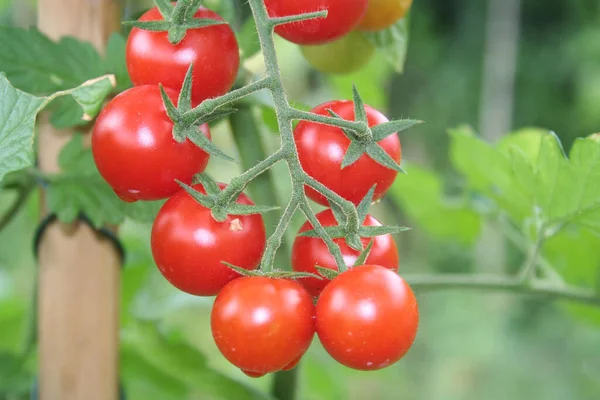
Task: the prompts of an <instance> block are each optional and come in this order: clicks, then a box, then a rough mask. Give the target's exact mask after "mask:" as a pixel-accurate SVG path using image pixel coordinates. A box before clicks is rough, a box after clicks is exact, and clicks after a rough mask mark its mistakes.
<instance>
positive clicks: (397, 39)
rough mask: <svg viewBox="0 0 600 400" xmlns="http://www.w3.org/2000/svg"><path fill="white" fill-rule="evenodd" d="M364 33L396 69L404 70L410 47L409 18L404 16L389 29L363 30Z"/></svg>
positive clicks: (399, 71) (400, 71) (398, 70)
mask: <svg viewBox="0 0 600 400" xmlns="http://www.w3.org/2000/svg"><path fill="white" fill-rule="evenodd" d="M363 35H365V37H366V38H367V39H368V40H369V41H370V42H371V43H372V44H373V45H374V46H375V47H376V48H377V50H378V51H379V52H380V53H381V54H382V55H383V56H384V57H385V59H386V61H387V62H389V63H390V64H391V65H392V66H393V67H394V69H395V71H396V72H398V73H402V72H403V71H404V63H405V61H406V51H407V48H408V18H407V17H405V18H402V19H400V20H399V21H398V22H396V23H395V24H394V25H392V26H390V27H389V28H387V29H383V30H380V31H376V32H363Z"/></svg>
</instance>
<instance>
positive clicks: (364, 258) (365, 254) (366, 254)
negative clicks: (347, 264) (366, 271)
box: [352, 240, 375, 267]
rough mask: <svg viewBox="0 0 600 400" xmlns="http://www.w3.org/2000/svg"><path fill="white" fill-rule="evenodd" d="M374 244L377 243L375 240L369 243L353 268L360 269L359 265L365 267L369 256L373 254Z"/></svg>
mask: <svg viewBox="0 0 600 400" xmlns="http://www.w3.org/2000/svg"><path fill="white" fill-rule="evenodd" d="M374 242H375V241H374V240H371V241H370V242H369V244H368V245H367V247H366V248H365V249H364V250H363V252H362V253H360V255H359V256H358V258H357V259H356V261H354V265H352V266H353V267H358V266H359V265H363V264H364V263H365V261H367V258H369V254H371V249H372V248H373V243H374Z"/></svg>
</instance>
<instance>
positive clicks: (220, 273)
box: [152, 185, 266, 296]
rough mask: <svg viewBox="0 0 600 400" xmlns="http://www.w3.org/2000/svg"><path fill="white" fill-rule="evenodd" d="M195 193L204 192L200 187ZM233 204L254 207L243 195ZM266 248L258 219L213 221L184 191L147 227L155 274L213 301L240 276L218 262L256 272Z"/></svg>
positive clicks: (208, 210) (182, 288) (208, 211)
mask: <svg viewBox="0 0 600 400" xmlns="http://www.w3.org/2000/svg"><path fill="white" fill-rule="evenodd" d="M221 186H222V187H223V185H221ZM194 188H195V189H196V190H198V191H200V192H202V193H204V188H203V187H202V185H195V186H194ZM237 202H238V203H240V204H253V203H252V201H251V200H250V199H249V198H248V196H246V195H245V194H243V193H242V194H241V195H240V197H239V198H238V200H237ZM265 243H266V233H265V226H264V222H263V219H262V216H261V215H260V214H253V215H239V216H238V215H229V216H228V217H227V219H226V220H225V221H224V222H218V221H215V220H214V219H213V217H212V215H211V211H210V209H208V208H206V207H203V206H202V205H200V204H198V202H196V200H194V199H193V198H192V197H191V196H190V195H189V194H188V193H187V192H186V191H185V190H181V191H179V192H178V193H176V194H175V195H174V196H173V197H171V198H170V199H169V200H168V201H167V202H166V203H165V204H164V205H163V206H162V208H161V209H160V211H159V212H158V215H157V216H156V219H155V221H154V225H153V226H152V255H153V256H154V260H155V261H156V265H157V266H158V269H159V270H160V272H161V273H162V274H163V275H164V276H165V278H167V280H168V281H169V282H171V283H172V284H173V286H175V287H176V288H178V289H180V290H182V291H184V292H187V293H190V294H194V295H197V296H214V295H216V294H217V293H218V292H219V290H221V288H223V286H225V285H226V284H227V283H229V282H230V281H231V280H233V279H235V278H239V277H240V275H239V274H238V273H237V272H235V271H233V270H232V269H231V268H229V267H227V266H226V265H224V264H222V263H221V261H226V262H228V263H230V264H233V265H236V266H238V267H241V268H245V269H249V270H250V269H255V268H256V267H257V266H258V264H259V263H260V259H261V257H262V254H263V251H264V248H265Z"/></svg>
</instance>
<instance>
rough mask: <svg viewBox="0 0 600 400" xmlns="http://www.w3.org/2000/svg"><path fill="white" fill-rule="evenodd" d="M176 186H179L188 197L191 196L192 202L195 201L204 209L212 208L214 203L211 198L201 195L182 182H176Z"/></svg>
mask: <svg viewBox="0 0 600 400" xmlns="http://www.w3.org/2000/svg"><path fill="white" fill-rule="evenodd" d="M177 184H178V185H179V186H181V187H182V188H183V190H185V191H186V192H187V193H188V194H189V195H190V196H192V198H193V199H194V200H196V201H197V202H198V203H199V204H200V205H202V206H204V207H206V208H211V207H212V206H214V204H215V201H214V199H213V198H212V197H210V196H207V195H205V194H203V193H200V192H199V191H197V190H196V189H194V188H193V187H191V186H189V185H186V184H185V183H183V182H180V181H177Z"/></svg>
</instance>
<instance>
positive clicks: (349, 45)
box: [300, 31, 375, 74]
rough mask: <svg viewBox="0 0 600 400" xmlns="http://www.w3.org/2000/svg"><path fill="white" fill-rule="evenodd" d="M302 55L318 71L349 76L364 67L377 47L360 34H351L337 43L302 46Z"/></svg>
mask: <svg viewBox="0 0 600 400" xmlns="http://www.w3.org/2000/svg"><path fill="white" fill-rule="evenodd" d="M300 49H301V51H302V55H303V56H304V58H305V59H306V60H307V61H308V62H309V64H310V65H312V66H313V67H314V68H315V69H316V70H318V71H321V72H325V73H329V74H348V73H350V72H354V71H357V70H359V69H360V68H361V67H363V66H364V65H365V64H366V63H367V62H368V61H369V59H370V58H371V56H372V55H373V53H374V52H375V47H374V46H373V45H372V44H371V43H370V42H369V41H368V40H367V38H365V37H364V36H363V35H362V34H361V33H360V32H356V31H354V32H350V33H349V34H348V35H346V36H344V37H343V38H341V39H339V40H336V41H335V42H330V43H325V44H321V45H316V46H300Z"/></svg>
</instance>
